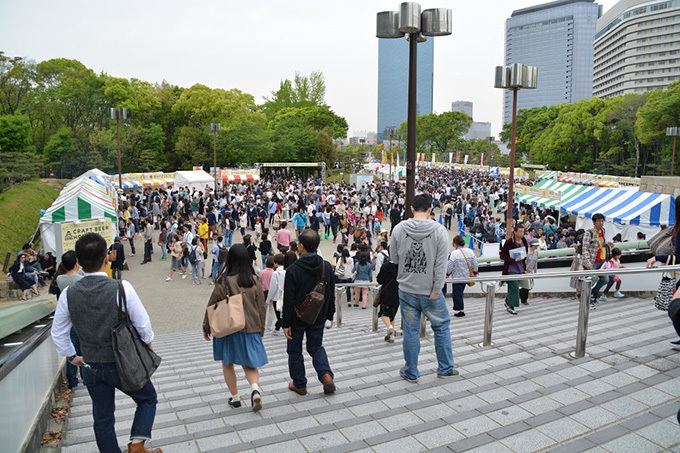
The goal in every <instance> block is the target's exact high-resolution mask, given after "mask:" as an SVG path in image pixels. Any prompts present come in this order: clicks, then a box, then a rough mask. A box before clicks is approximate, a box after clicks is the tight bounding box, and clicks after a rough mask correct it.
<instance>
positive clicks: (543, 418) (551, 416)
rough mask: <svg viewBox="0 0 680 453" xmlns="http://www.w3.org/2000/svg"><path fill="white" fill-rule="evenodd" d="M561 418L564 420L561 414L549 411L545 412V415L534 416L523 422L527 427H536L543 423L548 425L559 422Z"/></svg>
mask: <svg viewBox="0 0 680 453" xmlns="http://www.w3.org/2000/svg"><path fill="white" fill-rule="evenodd" d="M561 418H564V415H562V414H561V413H559V412H557V411H550V412H546V413H544V414H541V415H535V416H533V417H529V418H527V419H525V420H524V422H525V423H526V424H528V425H529V426H532V427H537V426H540V425H543V424H545V423H550V422H552V421H554V420H559V419H561Z"/></svg>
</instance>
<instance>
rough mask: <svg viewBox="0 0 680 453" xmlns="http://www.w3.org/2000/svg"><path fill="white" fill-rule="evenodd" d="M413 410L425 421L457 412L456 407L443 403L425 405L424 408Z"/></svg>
mask: <svg viewBox="0 0 680 453" xmlns="http://www.w3.org/2000/svg"><path fill="white" fill-rule="evenodd" d="M411 412H412V413H413V414H414V415H417V416H418V417H419V418H420V419H421V420H423V421H424V422H429V421H431V420H436V419H438V418H444V417H448V416H449V415H452V414H455V413H456V411H455V410H454V409H452V408H451V407H449V406H447V405H446V404H442V403H439V404H436V405H433V406H428V407H424V408H422V409H416V410H412V411H411Z"/></svg>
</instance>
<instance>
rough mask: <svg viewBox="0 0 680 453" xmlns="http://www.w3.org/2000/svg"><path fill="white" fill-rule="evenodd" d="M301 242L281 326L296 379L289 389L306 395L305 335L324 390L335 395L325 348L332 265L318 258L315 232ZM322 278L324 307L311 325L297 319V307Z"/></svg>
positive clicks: (330, 308)
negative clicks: (303, 354)
mask: <svg viewBox="0 0 680 453" xmlns="http://www.w3.org/2000/svg"><path fill="white" fill-rule="evenodd" d="M299 242H300V243H299V245H298V248H299V250H300V258H299V259H298V260H297V261H296V262H295V263H293V264H292V265H291V266H290V267H289V268H288V269H287V270H286V280H285V283H284V286H283V312H282V314H281V327H282V328H283V333H284V334H285V335H286V338H287V339H288V345H287V352H288V370H289V372H290V377H291V378H292V379H293V380H292V381H291V382H290V383H289V384H288V388H289V389H290V390H291V391H293V392H295V393H297V394H299V395H306V394H307V378H306V377H305V360H304V357H303V356H302V338H303V337H304V336H306V337H307V352H308V353H309V355H311V356H312V363H313V364H314V369H315V370H316V373H317V375H318V378H319V381H321V383H322V384H323V391H324V393H326V394H328V393H333V392H335V383H334V382H333V371H331V367H330V365H329V363H328V357H327V356H326V350H325V349H324V347H323V331H324V325H325V327H326V328H327V329H330V328H331V327H332V326H333V315H335V283H334V276H333V270H332V268H331V265H330V263H329V262H327V261H324V260H323V258H321V257H320V256H319V255H317V249H318V248H319V243H320V242H321V238H320V237H319V234H318V233H317V232H316V231H314V230H310V229H307V230H305V231H303V232H302V234H300V237H299ZM322 275H324V279H325V281H326V289H325V295H324V296H325V297H324V304H323V306H322V307H321V310H320V312H319V315H318V316H317V318H316V320H315V321H314V323H313V324H311V325H310V324H307V323H305V322H304V321H302V320H300V319H298V318H297V316H296V314H295V308H296V307H299V306H300V305H301V304H302V302H303V301H304V299H305V298H306V297H307V294H309V293H310V292H312V291H313V290H314V288H315V287H316V285H317V284H318V283H319V281H320V279H321V276H322Z"/></svg>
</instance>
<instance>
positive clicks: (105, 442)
mask: <svg viewBox="0 0 680 453" xmlns="http://www.w3.org/2000/svg"><path fill="white" fill-rule="evenodd" d="M89 366H90V367H89V368H88V367H83V368H82V372H83V382H84V383H85V385H86V386H87V391H88V392H89V394H90V398H91V399H92V416H93V418H94V435H95V438H96V440H97V447H99V451H100V452H103V453H109V452H111V453H120V448H119V447H118V440H117V438H116V431H115V422H116V419H115V415H114V411H115V408H116V404H115V390H116V389H118V390H121V391H122V389H121V384H120V378H119V377H118V371H117V370H116V364H115V363H90V364H89ZM124 393H125V394H126V395H128V396H129V397H130V398H132V399H133V400H134V401H135V403H137V409H136V410H135V418H134V420H133V421H132V428H131V430H130V439H151V428H152V427H153V421H154V418H155V417H156V404H157V403H158V399H157V397H156V389H155V388H154V386H153V384H152V383H151V380H149V381H148V382H147V383H146V384H145V385H144V387H142V388H141V389H140V390H137V391H134V392H124Z"/></svg>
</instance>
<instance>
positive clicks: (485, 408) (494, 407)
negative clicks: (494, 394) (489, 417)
mask: <svg viewBox="0 0 680 453" xmlns="http://www.w3.org/2000/svg"><path fill="white" fill-rule="evenodd" d="M512 405H513V404H512V403H511V402H510V401H508V400H502V401H498V402H497V403H493V404H489V405H487V406H481V407H479V408H478V409H477V410H478V411H479V412H481V413H482V414H488V413H489V412H494V411H496V410H499V409H505V408H506V407H509V406H512Z"/></svg>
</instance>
